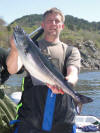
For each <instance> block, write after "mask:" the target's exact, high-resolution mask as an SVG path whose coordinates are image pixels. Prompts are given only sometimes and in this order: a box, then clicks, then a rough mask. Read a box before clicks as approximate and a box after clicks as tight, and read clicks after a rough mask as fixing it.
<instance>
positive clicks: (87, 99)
mask: <svg viewBox="0 0 100 133" xmlns="http://www.w3.org/2000/svg"><path fill="white" fill-rule="evenodd" d="M76 95H77V97H78V98H79V99H80V102H78V101H77V102H75V109H76V112H77V113H78V114H79V115H80V112H81V110H82V105H83V104H86V103H90V102H93V99H92V98H90V97H87V96H84V95H81V94H79V93H76Z"/></svg>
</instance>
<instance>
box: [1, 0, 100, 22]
mask: <svg viewBox="0 0 100 133" xmlns="http://www.w3.org/2000/svg"><path fill="white" fill-rule="evenodd" d="M52 7H57V8H59V9H60V10H61V11H62V12H63V13H64V15H72V16H73V17H78V18H81V19H85V20H87V21H89V22H92V21H95V22H100V0H0V18H2V19H3V20H4V21H5V22H6V23H7V24H10V23H11V22H13V21H14V20H16V19H18V18H21V17H22V16H25V15H30V14H43V13H44V12H45V11H46V10H48V9H50V8H52Z"/></svg>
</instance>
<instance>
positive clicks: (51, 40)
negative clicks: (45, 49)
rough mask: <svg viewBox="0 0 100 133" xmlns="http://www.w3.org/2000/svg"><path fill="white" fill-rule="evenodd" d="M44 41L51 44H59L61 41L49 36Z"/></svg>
mask: <svg viewBox="0 0 100 133" xmlns="http://www.w3.org/2000/svg"><path fill="white" fill-rule="evenodd" d="M44 39H45V40H46V41H48V42H50V43H58V42H59V41H60V40H59V37H56V38H55V37H51V36H49V37H47V36H45V37H44Z"/></svg>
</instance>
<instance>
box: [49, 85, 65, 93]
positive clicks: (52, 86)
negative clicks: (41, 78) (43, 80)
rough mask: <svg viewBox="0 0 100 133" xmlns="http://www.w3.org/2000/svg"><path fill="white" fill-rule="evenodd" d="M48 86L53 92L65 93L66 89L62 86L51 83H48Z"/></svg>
mask: <svg viewBox="0 0 100 133" xmlns="http://www.w3.org/2000/svg"><path fill="white" fill-rule="evenodd" d="M47 86H48V87H49V88H50V89H51V90H52V92H53V93H54V94H62V95H63V94H64V91H63V90H62V89H61V88H58V87H57V86H55V85H50V84H47Z"/></svg>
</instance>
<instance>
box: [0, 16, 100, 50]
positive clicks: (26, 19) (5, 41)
mask: <svg viewBox="0 0 100 133" xmlns="http://www.w3.org/2000/svg"><path fill="white" fill-rule="evenodd" d="M41 21H42V15H41V14H40V15H38V14H33V15H27V16H23V17H22V18H19V19H16V20H15V21H14V22H12V23H11V24H10V25H8V26H5V24H6V23H5V22H4V21H3V20H2V19H0V46H1V47H9V37H10V36H11V34H12V32H13V27H15V26H16V25H19V26H21V27H22V28H24V30H25V31H26V32H27V33H31V32H32V31H34V30H35V29H36V28H37V27H39V26H40V24H41ZM61 40H62V41H64V42H65V43H70V44H73V45H74V44H76V43H77V42H81V41H86V40H92V41H93V42H94V43H95V45H96V47H98V48H100V22H91V23H90V22H88V21H86V20H84V19H78V18H76V17H73V16H69V15H66V16H65V28H64V30H63V31H62V33H61Z"/></svg>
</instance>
